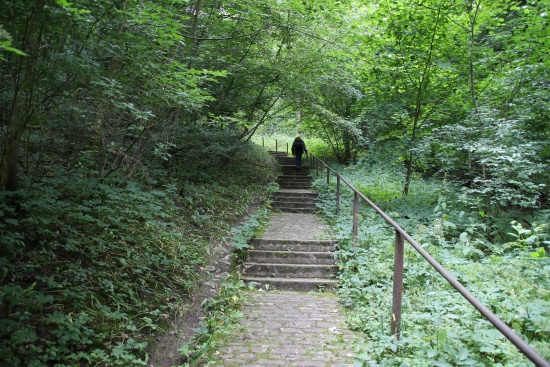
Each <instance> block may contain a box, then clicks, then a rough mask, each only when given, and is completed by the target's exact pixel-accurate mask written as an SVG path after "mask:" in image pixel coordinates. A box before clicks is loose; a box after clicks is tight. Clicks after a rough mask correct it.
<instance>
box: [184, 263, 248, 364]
mask: <svg viewBox="0 0 550 367" xmlns="http://www.w3.org/2000/svg"><path fill="white" fill-rule="evenodd" d="M245 289H247V288H246V286H245V284H244V282H243V281H242V280H240V279H239V278H238V275H235V274H234V275H230V276H227V277H226V278H224V279H221V280H220V283H219V285H218V292H217V295H216V296H215V297H211V298H206V299H205V300H204V301H203V302H202V304H201V306H202V308H203V310H204V313H205V318H204V320H203V321H201V324H200V326H199V327H198V328H197V329H196V330H195V331H196V334H195V336H194V337H193V338H192V340H191V341H189V342H188V343H186V344H184V345H182V346H181V347H180V349H179V352H180V354H181V355H182V356H183V357H184V358H185V359H186V360H187V361H189V363H187V364H185V365H184V366H199V365H204V363H206V365H215V355H213V352H214V351H215V350H216V348H217V347H218V346H220V345H222V344H223V343H224V342H225V340H226V338H227V337H228V336H229V335H231V333H232V332H233V330H234V329H235V327H237V326H238V321H239V320H240V319H241V318H242V311H241V310H242V305H243V302H244V294H243V291H244V290H245Z"/></svg>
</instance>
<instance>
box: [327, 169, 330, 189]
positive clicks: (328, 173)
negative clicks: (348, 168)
mask: <svg viewBox="0 0 550 367" xmlns="http://www.w3.org/2000/svg"><path fill="white" fill-rule="evenodd" d="M329 184H330V170H329V169H328V166H327V185H329Z"/></svg>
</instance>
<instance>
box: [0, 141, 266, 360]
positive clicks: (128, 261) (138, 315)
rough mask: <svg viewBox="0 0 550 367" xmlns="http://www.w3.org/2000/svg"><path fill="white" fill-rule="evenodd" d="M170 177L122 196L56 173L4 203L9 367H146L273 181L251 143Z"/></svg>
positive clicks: (1, 290)
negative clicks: (212, 259)
mask: <svg viewBox="0 0 550 367" xmlns="http://www.w3.org/2000/svg"><path fill="white" fill-rule="evenodd" d="M172 168H174V169H173V170H172V171H171V172H170V171H168V170H166V169H160V168H159V169H158V170H157V171H152V170H151V171H149V172H148V174H147V175H144V176H143V177H142V179H140V180H135V181H130V182H128V183H127V184H126V185H125V186H124V187H120V185H119V182H120V181H115V179H114V178H113V180H112V181H110V180H109V179H106V180H99V179H90V178H88V177H85V176H84V175H82V176H81V175H78V174H73V175H71V176H67V175H66V174H65V173H64V172H62V171H61V170H59V171H52V172H51V174H49V175H47V176H46V177H45V178H44V179H41V180H40V181H35V182H31V180H30V178H29V180H28V181H27V182H26V183H25V185H24V187H25V189H24V190H20V191H17V192H13V193H2V198H1V199H0V218H2V219H1V220H0V249H1V253H0V256H1V257H0V271H1V272H0V281H1V282H0V360H2V361H3V365H4V366H34V367H38V366H53V365H55V366H139V365H146V361H147V359H148V356H147V351H148V344H149V343H150V341H151V340H152V336H153V335H154V334H155V333H159V332H162V331H163V327H165V326H166V325H167V322H166V321H167V319H168V318H169V316H170V315H173V314H174V313H177V312H180V311H182V307H183V304H184V302H185V299H186V297H187V296H189V295H190V294H191V293H192V292H193V289H194V288H195V287H196V286H197V282H199V281H200V280H201V273H202V271H203V266H204V265H205V262H206V261H207V259H208V253H209V249H210V248H211V246H212V244H213V243H219V242H220V241H222V240H223V239H224V238H226V237H229V236H231V227H232V225H233V224H234V223H235V222H236V221H237V220H239V219H240V218H242V217H243V216H244V215H245V214H246V213H247V210H248V208H249V206H250V204H251V203H252V201H254V200H258V199H259V198H260V199H261V198H263V197H264V196H265V192H266V186H268V185H269V183H270V182H271V180H272V179H273V174H274V173H273V169H272V159H271V158H270V157H269V156H268V154H267V153H266V152H265V151H264V150H263V149H261V148H259V147H255V146H253V145H250V146H248V147H244V148H242V149H241V150H239V152H238V153H237V154H235V155H234V156H233V158H232V159H231V160H229V161H227V162H225V163H224V164H223V165H215V166H213V165H210V166H207V167H204V168H203V169H201V170H200V171H196V170H195V168H193V169H192V170H188V169H186V166H185V164H183V165H181V162H180V165H179V166H176V167H172ZM198 173H200V177H194V175H195V176H196V175H197V174H198ZM212 302H214V301H212Z"/></svg>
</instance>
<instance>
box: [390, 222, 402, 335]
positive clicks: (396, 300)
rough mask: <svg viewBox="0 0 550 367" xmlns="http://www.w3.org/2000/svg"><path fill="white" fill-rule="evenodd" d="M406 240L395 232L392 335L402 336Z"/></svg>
mask: <svg viewBox="0 0 550 367" xmlns="http://www.w3.org/2000/svg"><path fill="white" fill-rule="evenodd" d="M404 247H405V239H404V238H403V236H402V235H401V233H399V232H398V231H397V230H396V231H395V253H394V258H393V301H392V321H391V335H395V337H396V338H397V339H399V337H400V336H401V304H402V299H403V254H404Z"/></svg>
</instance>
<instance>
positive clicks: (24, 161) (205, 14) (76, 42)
mask: <svg viewBox="0 0 550 367" xmlns="http://www.w3.org/2000/svg"><path fill="white" fill-rule="evenodd" d="M549 13H550V0H539V1H524V0H495V1H486V0H478V1H464V0H446V1H439V0H403V1H359V0H342V1H336V0H315V1H303V0H247V1H236V0H233V1H221V0H194V1H191V0H155V1H136V0H106V1H100V0H83V1H78V2H76V1H75V2H69V1H67V0H32V1H31V0H0V70H1V74H0V269H1V275H0V287H1V288H0V302H1V303H0V317H1V319H2V320H1V321H0V323H1V324H0V325H1V327H0V335H1V336H2V338H0V339H1V341H0V355H2V357H5V358H0V360H6V361H7V362H6V363H7V364H8V365H9V366H18V365H29V366H31V365H32V366H50V365H54V364H55V365H59V366H62V365H106V364H105V363H106V362H105V361H110V362H109V363H111V364H110V365H120V366H125V365H128V363H130V364H135V365H140V364H145V362H144V361H145V359H146V358H145V357H144V356H145V350H146V342H145V341H144V340H145V338H146V337H147V335H149V334H151V333H153V332H154V331H155V330H156V329H157V328H158V326H159V325H160V324H162V320H163V317H164V316H163V315H165V314H169V313H171V312H175V308H176V306H174V305H172V304H170V302H169V304H168V305H166V299H167V298H168V299H169V296H168V294H171V293H172V292H174V290H175V289H183V293H185V294H188V293H190V292H191V290H192V288H193V287H194V286H195V285H196V281H197V279H196V278H195V275H196V272H197V269H198V268H200V267H201V266H202V264H203V262H204V259H205V258H206V257H207V251H206V249H205V248H206V247H208V243H209V241H210V238H208V236H207V235H205V233H210V232H212V233H214V232H215V233H214V234H213V237H212V238H214V237H215V238H216V241H222V238H223V237H224V236H226V235H228V231H229V230H230V227H231V223H232V222H233V221H235V220H237V219H238V218H239V217H240V216H242V215H243V214H244V213H246V208H247V206H248V205H249V204H250V203H251V202H253V201H254V200H256V201H258V200H259V199H258V195H260V196H261V194H262V193H263V194H265V192H266V190H265V187H266V185H268V183H269V182H270V181H271V179H272V178H273V174H274V173H273V171H272V169H271V164H272V161H271V159H270V158H269V157H268V156H267V155H266V154H265V152H264V151H263V150H262V149H260V148H259V147H257V146H255V145H254V144H252V142H251V139H252V138H253V137H256V136H258V135H259V134H260V133H261V134H264V135H270V134H273V133H287V134H289V135H292V136H294V135H296V134H297V133H300V134H304V135H305V136H306V140H307V138H309V139H311V140H310V141H312V142H313V141H314V140H313V139H318V140H315V143H312V144H311V145H308V147H309V149H310V151H312V152H313V153H315V154H318V155H320V156H322V157H323V158H327V159H328V160H332V161H334V162H338V163H341V164H345V165H347V164H357V165H356V166H354V167H356V168H357V169H359V170H363V171H361V172H366V171H369V170H372V172H376V173H378V174H379V175H380V177H384V175H386V174H390V175H391V174H393V173H396V172H397V174H398V175H399V176H400V177H401V178H402V181H399V180H394V181H392V182H393V183H392V185H393V184H395V182H398V185H399V186H400V187H399V190H397V191H396V190H393V191H392V190H389V191H392V193H391V194H389V196H391V197H389V196H387V197H384V195H383V194H382V195H381V198H380V199H381V200H382V201H383V200H386V199H388V198H389V199H390V204H388V205H389V206H390V207H391V206H392V205H393V204H392V203H393V202H392V201H391V200H393V199H396V200H405V199H406V197H407V196H408V195H409V196H413V195H415V190H417V192H420V191H421V190H420V189H418V188H415V186H414V180H415V178H423V179H434V180H438V181H443V182H444V183H445V184H447V183H448V184H449V185H448V186H445V187H452V191H453V194H452V195H451V196H452V198H453V202H454V203H456V205H457V207H456V208H455V209H456V210H455V211H454V214H456V216H460V219H457V218H451V217H449V215H451V214H450V213H447V212H446V213H443V214H441V213H442V212H441V210H440V211H439V212H438V213H439V214H441V215H443V216H442V217H441V218H443V219H442V220H443V221H447V223H455V224H453V225H455V229H453V231H454V232H453V233H452V234H450V236H455V237H459V238H461V239H464V242H467V241H466V237H460V236H461V233H467V235H468V236H470V237H468V239H471V241H470V242H468V244H472V247H473V248H475V250H476V251H477V252H476V251H474V252H472V254H473V253H476V254H477V255H479V256H480V257H483V256H489V255H490V254H493V253H494V252H493V251H497V250H498V251H501V252H506V251H508V250H509V248H508V247H506V246H505V244H507V243H510V241H512V240H513V238H511V237H510V234H509V233H514V234H515V235H516V237H517V236H518V234H517V233H518V231H531V232H521V233H520V234H519V236H523V237H521V238H520V240H519V241H520V242H521V241H523V242H521V244H522V246H523V245H524V246H525V247H526V248H527V249H528V251H531V252H537V253H538V254H540V258H541V259H547V258H548V256H547V254H548V250H549V240H548V235H549V228H548V223H550V219H549V216H550V210H549V200H550V198H549V189H548V186H549V185H550V173H549V172H550V171H549V169H548V167H549V160H550V107H549V106H550V75H549V72H548V71H549V70H550V54H549V50H550V44H549V42H550V27H549V26H548V17H549ZM380 163H383V166H384V167H385V168H387V169H388V170H389V171H391V172H392V173H388V172H387V171H385V170H380V167H379V166H378V165H379V164H380ZM373 167H375V168H373ZM354 174H355V173H354ZM365 185H366V186H368V185H367V184H365ZM377 185H378V184H377ZM383 185H385V183H381V184H380V185H379V186H381V187H382V186H383ZM382 191H383V190H382ZM389 191H388V192H389ZM396 192H397V194H396ZM378 194H380V192H378ZM433 204H434V205H437V204H438V203H433ZM430 210H431V209H430ZM460 213H462V214H460ZM439 214H438V215H439ZM411 215H412V214H411ZM445 215H447V216H446V217H445ZM468 217H469V218H474V222H472V223H469V222H468V223H466V222H465V221H466V219H464V221H462V218H468ZM442 223H443V222H442ZM442 225H443V226H445V223H443V224H442ZM456 225H458V226H459V228H456ZM514 226H515V227H514ZM514 228H515V229H514ZM468 231H470V232H468ZM468 233H469V234H468ZM512 237H513V236H512ZM474 238H475V239H476V240H479V241H478V242H475V241H474V240H473V239H474ZM518 243H519V242H518ZM495 249H496V250H495ZM477 255H476V256H477ZM537 256H538V255H537ZM470 257H471V254H470ZM544 261H546V260H544ZM544 264H546V263H544ZM545 266H547V267H548V265H545ZM541 269H542V267H541ZM545 302H546V303H548V302H549V300H548V299H547V298H546V299H545ZM545 307H547V306H545ZM545 317H547V316H545ZM541 333H542V334H544V335H543V337H541V339H540V340H547V339H544V338H547V337H548V333H549V332H548V330H547V329H545V330H543V331H541ZM536 337H537V338H539V337H540V335H537V336H536ZM130 340H131V341H130Z"/></svg>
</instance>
